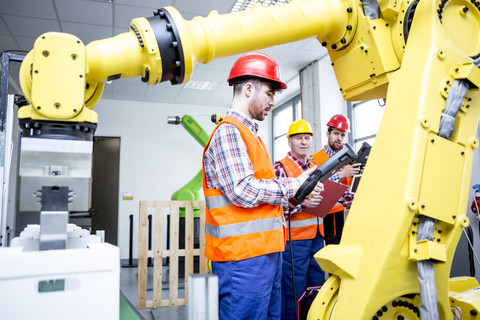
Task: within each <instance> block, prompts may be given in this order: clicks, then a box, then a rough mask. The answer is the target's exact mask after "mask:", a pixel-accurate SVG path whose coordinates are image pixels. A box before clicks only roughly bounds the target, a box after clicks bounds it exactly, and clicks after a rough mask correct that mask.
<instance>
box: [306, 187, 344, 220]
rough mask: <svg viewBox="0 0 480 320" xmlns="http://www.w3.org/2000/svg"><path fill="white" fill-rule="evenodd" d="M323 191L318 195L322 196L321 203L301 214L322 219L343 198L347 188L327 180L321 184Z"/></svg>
mask: <svg viewBox="0 0 480 320" xmlns="http://www.w3.org/2000/svg"><path fill="white" fill-rule="evenodd" d="M323 186H324V187H325V190H324V191H323V192H322V193H321V194H320V195H322V196H323V199H322V201H321V202H320V204H319V205H318V206H316V207H315V208H306V209H303V210H302V212H305V213H309V214H313V215H315V216H317V217H320V218H323V217H325V216H326V215H327V214H328V212H329V211H330V210H331V209H332V208H333V206H335V204H336V203H337V202H338V200H339V199H340V198H341V197H342V196H343V194H344V193H345V191H347V190H348V186H345V185H343V184H340V183H336V182H333V181H332V180H327V181H325V182H324V183H323Z"/></svg>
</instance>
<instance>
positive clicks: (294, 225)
mask: <svg viewBox="0 0 480 320" xmlns="http://www.w3.org/2000/svg"><path fill="white" fill-rule="evenodd" d="M280 163H281V164H282V165H283V168H284V169H285V172H286V173H287V176H288V177H292V178H296V177H298V176H299V175H301V174H302V169H301V168H300V167H299V165H298V164H297V163H296V162H295V161H294V160H292V159H291V158H289V157H285V158H283V159H282V160H280ZM311 167H313V163H312V162H310V168H311ZM322 221H323V219H322V218H318V217H317V216H314V215H312V214H309V213H305V212H295V213H294V214H293V215H291V216H290V222H289V223H287V228H288V226H290V232H291V234H292V240H294V241H295V240H307V239H313V238H315V236H316V235H317V230H319V231H320V225H322ZM287 240H290V237H289V234H288V232H287Z"/></svg>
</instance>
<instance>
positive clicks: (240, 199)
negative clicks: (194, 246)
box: [203, 52, 323, 320]
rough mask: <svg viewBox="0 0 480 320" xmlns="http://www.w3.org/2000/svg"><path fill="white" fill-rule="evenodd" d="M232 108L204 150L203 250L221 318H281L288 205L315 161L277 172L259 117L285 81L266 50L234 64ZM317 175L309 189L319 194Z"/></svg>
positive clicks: (263, 114)
mask: <svg viewBox="0 0 480 320" xmlns="http://www.w3.org/2000/svg"><path fill="white" fill-rule="evenodd" d="M228 82H229V84H230V85H231V86H233V100H232V105H231V109H229V110H228V112H227V114H226V117H225V118H224V119H223V120H222V122H220V123H219V124H218V125H217V127H216V128H215V129H214V130H213V133H212V134H211V136H210V139H209V141H208V143H207V145H206V147H205V150H204V153H203V175H204V176H203V191H204V193H205V200H206V206H207V209H206V221H205V222H206V223H205V256H206V257H207V259H209V260H211V261H212V272H213V273H214V274H216V275H218V284H219V308H220V319H229V320H231V319H280V318H281V311H280V304H281V276H282V256H281V252H282V251H283V250H284V246H285V232H284V218H283V208H282V207H283V206H285V205H287V204H288V199H289V198H292V197H293V196H295V194H296V192H297V190H298V189H299V187H300V185H301V184H302V183H303V181H305V179H306V178H307V177H308V176H309V175H310V174H312V173H313V171H314V169H315V168H316V167H313V168H312V169H310V170H307V171H305V172H304V173H303V174H301V175H300V176H298V177H297V178H284V179H278V180H277V179H276V178H275V172H274V169H273V165H272V162H271V159H270V156H269V154H268V151H267V148H266V146H265V145H264V144H263V142H262V140H261V139H260V138H259V137H258V135H257V133H258V124H257V123H255V121H254V120H258V121H263V120H264V119H265V117H266V116H267V115H268V113H269V112H270V110H271V109H272V107H273V106H274V104H275V101H274V97H275V93H276V92H278V91H280V90H281V89H285V88H286V87H287V86H286V85H285V84H284V83H283V82H282V81H281V79H280V68H279V66H278V64H277V63H276V62H275V61H274V60H273V59H272V58H271V57H269V56H267V55H265V54H263V53H258V52H256V53H248V54H245V55H243V56H242V57H240V58H239V59H238V60H237V61H236V62H235V64H234V65H233V68H232V70H231V72H230V76H229V77H228ZM322 190H323V185H322V184H321V183H319V184H318V185H317V187H316V188H315V189H314V191H312V194H311V195H310V197H312V198H314V197H320V192H321V191H322Z"/></svg>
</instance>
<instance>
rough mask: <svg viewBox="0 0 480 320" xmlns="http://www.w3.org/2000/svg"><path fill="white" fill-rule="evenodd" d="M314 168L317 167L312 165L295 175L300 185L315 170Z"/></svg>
mask: <svg viewBox="0 0 480 320" xmlns="http://www.w3.org/2000/svg"><path fill="white" fill-rule="evenodd" d="M315 169H317V166H313V167H312V168H310V169H308V170H307V171H303V173H302V174H301V175H299V176H298V177H297V179H298V182H300V185H302V184H303V183H304V182H305V180H307V178H308V177H309V176H310V175H311V174H312V173H314V172H315Z"/></svg>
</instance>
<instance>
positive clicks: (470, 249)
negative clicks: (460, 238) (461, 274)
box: [465, 226, 475, 277]
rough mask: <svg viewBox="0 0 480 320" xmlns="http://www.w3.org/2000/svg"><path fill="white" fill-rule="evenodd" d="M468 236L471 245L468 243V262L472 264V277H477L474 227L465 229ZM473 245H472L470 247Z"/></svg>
mask: <svg viewBox="0 0 480 320" xmlns="http://www.w3.org/2000/svg"><path fill="white" fill-rule="evenodd" d="M465 230H466V232H467V236H468V238H469V239H470V242H471V243H467V247H468V262H469V263H470V277H475V261H474V259H473V230H472V226H468V227H467V228H465ZM470 244H471V245H470Z"/></svg>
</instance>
